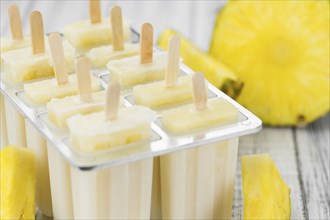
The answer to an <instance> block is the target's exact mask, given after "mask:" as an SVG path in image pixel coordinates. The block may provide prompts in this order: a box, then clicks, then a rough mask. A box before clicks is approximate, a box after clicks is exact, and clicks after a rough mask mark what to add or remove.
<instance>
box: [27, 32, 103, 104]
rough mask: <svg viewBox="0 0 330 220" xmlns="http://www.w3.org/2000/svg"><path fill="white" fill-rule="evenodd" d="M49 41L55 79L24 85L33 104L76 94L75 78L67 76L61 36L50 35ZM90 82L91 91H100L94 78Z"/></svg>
mask: <svg viewBox="0 0 330 220" xmlns="http://www.w3.org/2000/svg"><path fill="white" fill-rule="evenodd" d="M49 41H50V48H51V53H52V59H53V63H54V69H55V76H56V79H54V78H53V79H46V80H42V81H37V82H32V83H28V84H25V85H24V90H25V93H26V96H27V97H28V99H29V100H30V101H31V102H33V103H35V104H45V103H47V102H48V101H50V100H51V99H52V98H62V97H65V96H69V95H75V94H77V93H78V87H77V77H76V76H75V75H70V76H68V74H67V67H66V65H65V58H64V52H63V47H62V41H61V36H60V35H59V34H58V33H52V34H51V35H49ZM91 82H92V90H93V91H98V90H100V85H99V81H98V80H97V78H96V77H93V76H92V77H91Z"/></svg>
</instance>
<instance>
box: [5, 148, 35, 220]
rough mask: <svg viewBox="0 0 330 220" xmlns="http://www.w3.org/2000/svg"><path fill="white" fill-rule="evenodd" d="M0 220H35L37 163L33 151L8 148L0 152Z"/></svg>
mask: <svg viewBox="0 0 330 220" xmlns="http://www.w3.org/2000/svg"><path fill="white" fill-rule="evenodd" d="M0 161H1V168H0V169H1V179H0V182H1V187H0V201H1V202H0V219H22V220H23V219H34V216H35V192H36V188H35V184H36V180H35V175H36V161H35V156H34V153H33V151H32V150H30V149H27V148H23V147H15V146H7V147H5V148H3V149H2V150H1V151H0Z"/></svg>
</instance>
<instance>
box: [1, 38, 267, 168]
mask: <svg viewBox="0 0 330 220" xmlns="http://www.w3.org/2000/svg"><path fill="white" fill-rule="evenodd" d="M134 33H135V32H134ZM155 50H158V49H157V48H155ZM180 72H181V75H186V74H192V73H193V71H192V70H191V69H189V68H188V67H187V66H185V65H183V64H181V69H180ZM92 73H93V74H94V75H96V76H97V77H98V79H99V80H100V84H101V87H102V89H105V88H106V86H107V82H108V80H109V74H111V73H109V72H107V70H101V71H100V70H92ZM1 93H2V94H3V95H4V97H5V99H8V100H9V101H10V102H11V103H12V104H13V106H14V107H15V108H16V109H18V111H20V112H21V114H22V115H24V117H25V118H26V119H27V120H28V121H30V123H31V124H32V125H33V126H34V127H35V128H36V129H37V130H38V131H39V132H40V133H41V134H42V135H43V136H44V137H45V138H46V139H47V140H48V141H49V142H50V143H52V145H53V146H55V148H56V149H57V150H58V151H59V152H60V153H61V154H62V155H63V156H64V158H65V159H66V160H67V161H68V162H69V163H70V164H71V165H72V166H74V167H77V168H79V169H81V170H92V169H98V168H102V167H112V166H116V165H120V164H126V163H129V162H133V161H138V160H142V159H146V158H152V157H156V156H159V155H164V154H168V153H172V152H176V151H181V150H185V149H189V148H194V147H198V146H201V145H207V144H211V143H215V142H219V141H223V140H227V139H231V138H235V137H239V136H242V135H247V134H251V133H255V132H258V131H259V130H260V129H261V127H262V122H261V120H260V119H259V118H257V117H256V116H255V115H253V114H252V113H251V112H249V111H248V110H246V109H245V108H244V107H242V106H241V105H239V104H238V103H237V102H235V101H234V100H232V99H231V98H230V97H228V96H227V95H226V94H224V93H223V92H221V91H219V90H218V89H217V88H215V87H214V86H212V85H211V84H210V83H208V98H209V99H213V98H218V97H221V98H223V99H225V100H227V101H229V102H230V103H231V104H232V105H234V106H235V107H236V108H237V109H238V110H239V120H238V121H236V122H231V123H222V124H217V125H214V126H210V127H207V128H204V129H199V130H195V131H193V132H189V133H183V134H173V133H171V132H169V131H167V130H166V129H165V128H164V127H163V126H162V123H161V118H162V114H161V113H162V110H164V109H166V107H164V108H162V109H156V111H157V113H158V116H157V119H156V120H155V121H154V122H153V123H152V125H151V127H152V137H151V140H150V141H143V142H137V143H132V144H128V145H123V146H116V147H112V148H109V149H106V150H99V151H96V152H93V153H90V152H89V153H82V152H79V151H77V150H76V149H75V148H74V147H73V146H71V144H70V140H69V133H68V129H66V128H64V129H60V128H57V127H56V126H55V125H53V124H52V122H51V121H50V120H48V113H47V110H46V106H45V105H38V106H37V105H33V104H31V103H29V102H28V101H27V99H26V98H25V93H24V90H23V89H22V86H18V87H17V86H11V85H8V84H6V83H5V82H3V81H2V80H1ZM122 99H123V103H124V105H125V106H132V105H135V103H134V98H133V95H132V88H129V87H125V88H122ZM182 104H184V103H181V105H182ZM168 107H169V106H168ZM170 107H173V106H170ZM219 114H221V112H219Z"/></svg>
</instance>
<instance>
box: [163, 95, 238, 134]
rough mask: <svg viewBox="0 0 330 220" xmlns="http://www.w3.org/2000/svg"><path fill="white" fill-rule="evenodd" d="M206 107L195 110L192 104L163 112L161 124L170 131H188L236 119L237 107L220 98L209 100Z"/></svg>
mask: <svg viewBox="0 0 330 220" xmlns="http://www.w3.org/2000/svg"><path fill="white" fill-rule="evenodd" d="M207 106H208V108H207V109H205V110H202V111H197V110H196V109H195V108H194V105H193V104H190V105H185V106H181V107H177V108H173V109H170V110H167V111H164V112H163V118H162V123H163V126H164V127H165V128H166V129H167V130H169V131H170V132H175V133H180V132H189V131H192V130H195V129H200V128H203V127H207V126H211V125H215V124H219V123H225V122H233V121H236V120H238V109H237V108H235V107H234V106H233V105H232V104H230V103H229V102H228V101H226V100H224V99H222V98H216V99H212V100H209V101H208V103H207Z"/></svg>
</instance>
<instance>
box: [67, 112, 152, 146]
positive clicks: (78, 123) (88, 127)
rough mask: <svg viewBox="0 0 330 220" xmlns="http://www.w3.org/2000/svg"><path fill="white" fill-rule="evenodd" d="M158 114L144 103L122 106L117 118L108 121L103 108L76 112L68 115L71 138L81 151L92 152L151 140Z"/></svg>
mask: <svg viewBox="0 0 330 220" xmlns="http://www.w3.org/2000/svg"><path fill="white" fill-rule="evenodd" d="M155 117H156V113H155V112H153V111H152V110H150V109H149V108H147V107H143V106H133V107H129V108H122V109H119V115H118V118H117V119H116V120H113V121H105V120H104V113H103V112H97V113H93V114H89V115H76V116H73V117H71V118H69V119H68V127H69V130H70V138H71V142H72V144H73V146H74V147H76V149H78V150H79V151H83V152H92V151H95V150H100V149H105V148H110V147H115V146H121V145H125V144H129V143H132V142H136V141H142V140H147V139H149V138H150V137H151V128H150V122H151V121H152V120H154V119H155Z"/></svg>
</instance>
